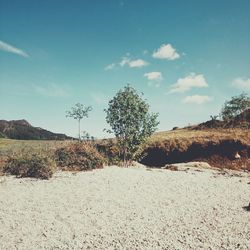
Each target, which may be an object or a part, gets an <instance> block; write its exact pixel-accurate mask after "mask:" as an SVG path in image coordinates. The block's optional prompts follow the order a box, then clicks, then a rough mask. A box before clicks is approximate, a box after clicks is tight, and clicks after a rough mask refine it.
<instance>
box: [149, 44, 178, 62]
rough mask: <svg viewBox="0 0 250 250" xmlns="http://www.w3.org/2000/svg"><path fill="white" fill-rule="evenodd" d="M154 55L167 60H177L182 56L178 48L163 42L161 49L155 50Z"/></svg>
mask: <svg viewBox="0 0 250 250" xmlns="http://www.w3.org/2000/svg"><path fill="white" fill-rule="evenodd" d="M152 56H153V57H154V58H158V59H167V60H175V59H178V58H179V57H180V55H179V54H178V53H177V52H176V49H175V48H173V47H172V45H171V44H162V45H161V47H160V48H159V49H157V50H156V51H154V53H153V55H152Z"/></svg>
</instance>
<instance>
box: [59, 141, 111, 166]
mask: <svg viewBox="0 0 250 250" xmlns="http://www.w3.org/2000/svg"><path fill="white" fill-rule="evenodd" d="M55 159H56V162H57V165H58V167H60V168H61V169H62V170H76V171H82V170H91V169H95V168H102V167H103V165H104V163H105V162H106V161H105V158H104V157H103V156H102V155H101V154H100V153H99V152H98V151H97V149H96V148H95V147H94V146H93V145H91V144H89V143H84V142H81V143H72V144H69V145H67V146H66V147H63V148H59V149H57V150H56V151H55Z"/></svg>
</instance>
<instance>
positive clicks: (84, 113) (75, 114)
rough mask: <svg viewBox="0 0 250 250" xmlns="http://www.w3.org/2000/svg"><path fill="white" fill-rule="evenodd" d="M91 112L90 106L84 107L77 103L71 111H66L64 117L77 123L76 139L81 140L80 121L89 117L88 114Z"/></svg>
mask: <svg viewBox="0 0 250 250" xmlns="http://www.w3.org/2000/svg"><path fill="white" fill-rule="evenodd" d="M91 110H92V107H91V106H87V107H84V105H83V104H81V103H77V104H76V105H75V106H74V107H72V108H71V111H66V117H72V118H73V119H75V120H77V121H78V138H79V141H80V140H81V120H82V119H83V118H84V117H88V116H89V112H90V111H91Z"/></svg>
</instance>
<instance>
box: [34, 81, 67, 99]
mask: <svg viewBox="0 0 250 250" xmlns="http://www.w3.org/2000/svg"><path fill="white" fill-rule="evenodd" d="M33 89H34V91H35V92H36V93H38V94H39V95H42V96H47V97H65V96H68V91H66V90H65V89H64V88H62V87H61V86H59V85H57V84H54V83H52V84H49V85H47V86H38V85H34V86H33Z"/></svg>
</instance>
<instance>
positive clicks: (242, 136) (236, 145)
mask: <svg viewBox="0 0 250 250" xmlns="http://www.w3.org/2000/svg"><path fill="white" fill-rule="evenodd" d="M70 142H72V141H70V140H67V141H53V140H50V141H46V140H45V141H42V140H11V139H0V167H1V165H2V164H3V161H4V159H6V157H7V156H8V155H10V154H12V153H13V152H19V151H22V150H23V149H26V150H28V149H36V150H41V149H42V150H49V151H50V150H54V149H56V148H58V147H61V146H63V145H66V144H69V143H70ZM97 143H98V144H100V143H102V141H101V140H98V141H97ZM194 146H195V147H194ZM144 151H146V153H147V154H148V156H147V157H148V158H144V159H143V160H142V163H144V164H146V165H149V166H163V165H165V164H167V163H174V162H181V161H183V162H186V161H191V160H194V159H201V160H203V161H206V158H207V159H208V158H209V157H210V158H211V156H214V155H217V154H219V155H220V154H222V153H223V155H221V156H220V157H212V158H213V159H212V160H211V159H210V161H209V163H211V164H212V165H216V167H222V168H223V167H227V166H224V165H225V164H229V165H230V164H231V160H230V159H229V160H228V158H230V155H227V154H233V153H235V152H237V151H242V156H243V157H242V160H241V161H237V162H232V163H233V165H234V166H232V164H231V165H230V166H229V168H234V169H237V168H241V167H238V165H239V164H241V165H242V164H243V165H244V166H245V167H244V169H248V170H250V166H249V164H250V162H249V151H250V133H249V130H247V129H239V128H235V129H206V130H194V129H190V128H186V129H177V130H171V131H165V132H157V133H155V134H154V135H153V136H152V137H151V138H150V139H149V140H148V142H147V143H146V144H145V145H144ZM193 151H195V152H193ZM173 152H174V153H173ZM204 152H205V153H210V152H212V153H211V155H209V156H208V155H206V154H205V155H204ZM196 153H197V156H195V157H193V155H196ZM192 157H193V158H192ZM242 161H243V162H242ZM216 162H217V163H216ZM1 163H2V164H1ZM235 164H236V165H237V166H236V165H235ZM220 165H221V166H220Z"/></svg>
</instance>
